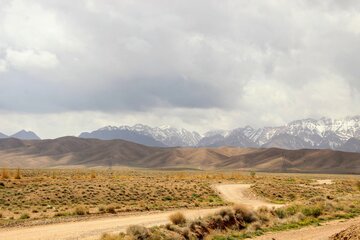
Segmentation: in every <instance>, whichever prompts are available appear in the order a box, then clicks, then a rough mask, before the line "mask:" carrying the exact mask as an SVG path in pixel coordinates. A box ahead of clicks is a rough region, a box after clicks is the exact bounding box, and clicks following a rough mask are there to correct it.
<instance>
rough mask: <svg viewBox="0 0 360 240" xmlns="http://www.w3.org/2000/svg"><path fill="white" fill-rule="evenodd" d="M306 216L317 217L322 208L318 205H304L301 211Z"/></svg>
mask: <svg viewBox="0 0 360 240" xmlns="http://www.w3.org/2000/svg"><path fill="white" fill-rule="evenodd" d="M301 212H302V213H303V214H304V215H305V216H307V217H315V218H317V217H319V216H320V215H321V214H322V209H321V208H319V207H305V208H303V209H302V211H301Z"/></svg>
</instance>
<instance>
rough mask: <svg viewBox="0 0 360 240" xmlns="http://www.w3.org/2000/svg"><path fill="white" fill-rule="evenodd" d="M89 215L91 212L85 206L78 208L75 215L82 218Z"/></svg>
mask: <svg viewBox="0 0 360 240" xmlns="http://www.w3.org/2000/svg"><path fill="white" fill-rule="evenodd" d="M88 213H89V210H88V209H87V208H86V207H84V206H78V207H76V208H75V210H74V214H75V215H80V216H81V215H86V214H88Z"/></svg>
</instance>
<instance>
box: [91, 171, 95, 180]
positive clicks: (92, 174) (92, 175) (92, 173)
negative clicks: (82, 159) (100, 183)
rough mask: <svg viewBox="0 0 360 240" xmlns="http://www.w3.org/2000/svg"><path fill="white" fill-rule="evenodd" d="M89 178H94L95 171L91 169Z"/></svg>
mask: <svg viewBox="0 0 360 240" xmlns="http://www.w3.org/2000/svg"><path fill="white" fill-rule="evenodd" d="M90 178H92V179H94V178H96V172H95V171H91V174H90Z"/></svg>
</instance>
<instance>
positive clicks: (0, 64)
mask: <svg viewBox="0 0 360 240" xmlns="http://www.w3.org/2000/svg"><path fill="white" fill-rule="evenodd" d="M6 71H7V64H6V61H5V60H4V59H0V73H3V72H6Z"/></svg>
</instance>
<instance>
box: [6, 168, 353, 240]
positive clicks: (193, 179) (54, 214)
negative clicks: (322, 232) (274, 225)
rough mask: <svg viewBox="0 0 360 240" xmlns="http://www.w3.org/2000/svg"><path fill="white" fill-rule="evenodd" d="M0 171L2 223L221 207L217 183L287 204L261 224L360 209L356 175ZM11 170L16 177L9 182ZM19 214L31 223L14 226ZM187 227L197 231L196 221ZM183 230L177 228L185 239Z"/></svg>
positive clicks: (261, 219) (236, 210) (264, 217)
mask: <svg viewBox="0 0 360 240" xmlns="http://www.w3.org/2000/svg"><path fill="white" fill-rule="evenodd" d="M4 172H5V176H7V177H6V178H3V175H4ZM0 173H1V180H0V209H1V214H2V218H0V226H7V225H14V224H19V222H20V224H23V223H25V222H28V221H32V220H38V219H49V218H52V219H53V220H54V221H63V219H65V218H74V217H82V216H86V217H91V216H98V215H106V214H107V215H109V216H110V215H113V214H122V213H128V212H135V211H153V210H157V211H158V210H160V211H161V210H167V209H180V208H205V207H215V206H222V205H225V203H224V202H223V201H222V200H221V199H220V197H219V196H218V195H217V193H216V192H215V191H214V190H213V188H212V187H211V186H212V185H213V184H219V183H252V184H254V187H253V188H252V191H253V192H254V193H256V195H258V196H260V197H263V198H266V199H269V200H270V201H273V202H280V203H292V205H291V206H292V208H289V209H282V210H277V211H276V212H274V211H270V210H264V211H263V212H264V214H257V217H259V219H257V220H256V222H260V223H261V224H270V222H271V221H272V220H271V219H273V217H274V216H275V215H276V218H278V219H280V220H283V219H289V218H294V219H295V218H298V219H300V218H302V217H305V218H338V217H348V216H351V215H353V214H356V213H357V211H358V206H360V202H359V201H360V200H359V199H360V189H359V187H358V186H359V184H358V182H359V178H357V177H353V176H341V175H339V176H325V175H322V176H321V177H322V178H331V179H333V182H334V184H331V185H315V184H313V183H314V182H315V180H314V178H316V176H315V175H296V174H295V175H294V174H262V173H256V177H252V176H251V175H250V174H249V172H238V171H216V172H215V171H214V172H211V171H204V172H203V171H155V170H154V171H151V170H147V171H142V170H113V171H109V170H86V169H77V170H74V169H69V170H39V169H33V170H29V169H22V170H20V169H6V168H4V169H2V171H1V172H0ZM17 173H19V175H20V179H14V178H15V177H16V175H17ZM11 176H14V177H11ZM233 211H234V214H235V217H236V215H237V214H240V215H241V216H243V218H244V219H243V221H245V222H250V221H253V220H254V219H253V217H254V214H253V212H246V210H244V208H243V207H242V206H236V207H235V208H234V209H233ZM23 213H27V214H28V215H29V218H28V219H22V220H21V221H18V220H19V219H20V218H21V215H22V214H23ZM227 218H231V216H230V215H229V214H227V213H226V212H223V213H222V214H219V215H217V216H216V218H215V219H212V221H213V223H214V224H215V223H216V221H217V220H219V219H220V220H221V219H227ZM46 221H48V220H46ZM186 224H187V223H186ZM186 224H184V225H186ZM178 227H179V226H178ZM190 227H191V226H190V225H189V226H188V229H187V230H189V231H190ZM192 227H193V228H194V229H198V230H199V229H201V228H202V226H201V225H199V224H193V225H192ZM223 227H224V226H221V225H220V226H219V228H220V229H221V228H223ZM253 227H256V226H255V225H254V226H253ZM173 228H174V227H173ZM187 230H186V229H183V228H176V231H177V232H183V234H185V233H186V232H187ZM159 231H160V230H159ZM167 231H169V230H167ZM173 232H174V231H171V234H173Z"/></svg>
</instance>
